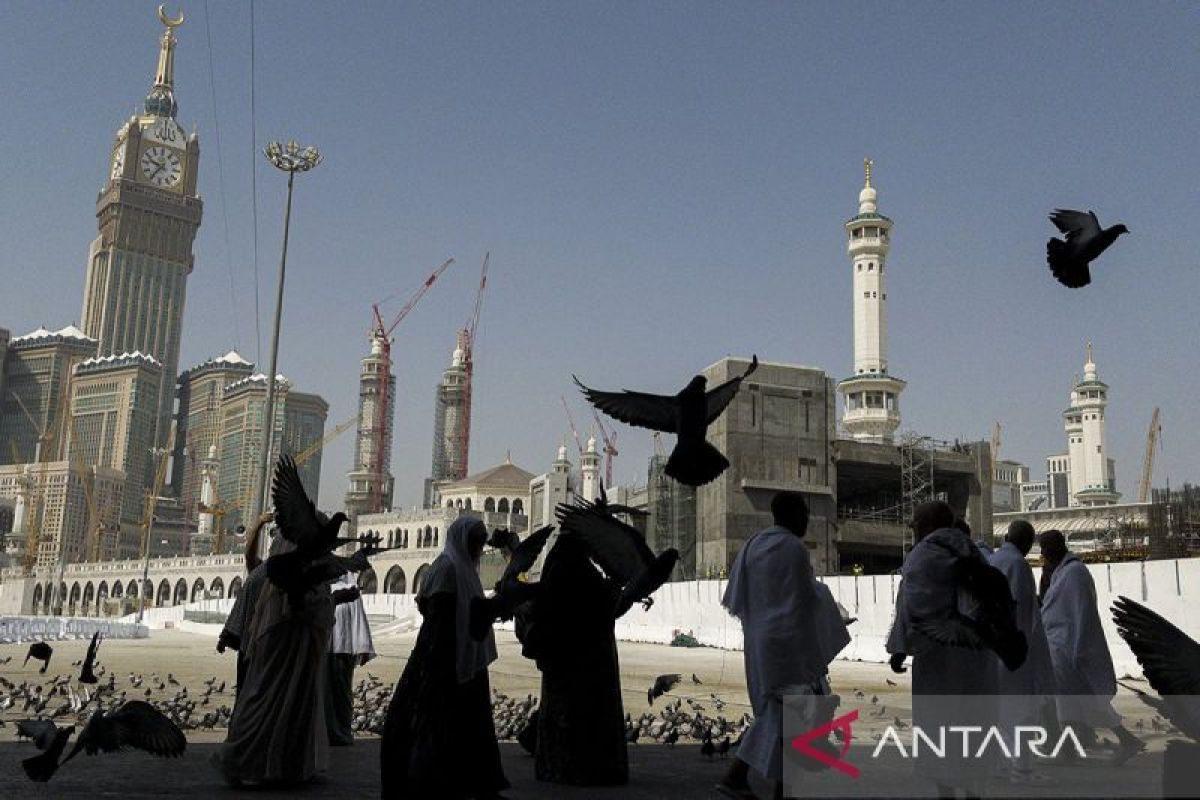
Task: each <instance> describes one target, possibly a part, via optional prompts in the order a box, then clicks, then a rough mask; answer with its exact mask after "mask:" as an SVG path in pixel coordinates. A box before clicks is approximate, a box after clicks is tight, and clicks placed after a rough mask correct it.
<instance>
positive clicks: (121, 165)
mask: <svg viewBox="0 0 1200 800" xmlns="http://www.w3.org/2000/svg"><path fill="white" fill-rule="evenodd" d="M124 171H125V145H124V144H122V145H121V146H120V147H118V148H117V151H116V152H115V153H113V163H112V177H113V178H119V177H121V173H123V172H124Z"/></svg>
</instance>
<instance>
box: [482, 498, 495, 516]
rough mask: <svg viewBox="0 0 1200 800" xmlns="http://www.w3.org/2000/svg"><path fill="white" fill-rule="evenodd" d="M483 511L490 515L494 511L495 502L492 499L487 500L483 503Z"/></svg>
mask: <svg viewBox="0 0 1200 800" xmlns="http://www.w3.org/2000/svg"><path fill="white" fill-rule="evenodd" d="M483 510H484V511H487V512H488V513H491V512H493V511H495V510H496V501H495V500H493V499H492V498H490V497H489V498H487V499H486V500H484V501H483Z"/></svg>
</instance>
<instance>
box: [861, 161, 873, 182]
mask: <svg viewBox="0 0 1200 800" xmlns="http://www.w3.org/2000/svg"><path fill="white" fill-rule="evenodd" d="M873 166H875V162H874V161H872V160H871V159H870V158H864V159H863V175H865V176H866V179H867V186H870V185H871V167H873Z"/></svg>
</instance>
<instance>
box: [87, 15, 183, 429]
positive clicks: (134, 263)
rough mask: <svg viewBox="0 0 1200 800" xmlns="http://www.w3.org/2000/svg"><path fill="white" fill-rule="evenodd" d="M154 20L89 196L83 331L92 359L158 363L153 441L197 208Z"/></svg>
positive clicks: (170, 391)
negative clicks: (136, 94) (134, 90)
mask: <svg viewBox="0 0 1200 800" xmlns="http://www.w3.org/2000/svg"><path fill="white" fill-rule="evenodd" d="M158 18H159V20H160V21H161V22H162V24H163V26H164V27H165V30H163V34H162V38H161V40H160V41H159V50H158V69H157V70H156V71H155V75H154V85H153V86H152V87H151V89H150V93H149V94H148V95H147V96H146V101H145V103H144V105H143V111H144V113H142V114H138V115H134V116H132V117H130V118H129V120H128V121H127V122H126V123H125V124H124V125H122V126H121V128H120V130H118V131H117V136H116V141H115V143H114V145H113V149H112V156H111V158H110V160H109V164H108V169H107V174H106V179H105V182H104V185H103V187H102V188H101V189H100V194H99V196H98V197H97V199H96V219H97V222H98V225H99V235H98V236H97V237H96V238H95V240H94V241H93V242H92V246H91V248H90V250H89V252H88V266H87V283H86V286H85V288H84V296H83V315H82V319H83V329H84V331H85V332H86V333H87V334H88V335H89V336H92V337H94V338H96V339H97V340H99V343H100V344H99V355H100V356H101V357H103V356H107V355H120V354H122V353H133V352H141V353H143V354H145V355H149V356H153V357H154V358H156V359H157V360H158V361H159V362H161V363H162V365H163V369H162V377H161V380H160V385H159V386H158V387H156V388H157V395H158V397H157V401H156V404H157V411H158V413H157V417H156V423H155V434H154V442H155V445H156V446H158V447H164V446H166V444H167V442H168V439H169V437H170V431H171V411H172V406H173V405H174V399H175V376H176V375H177V374H178V372H179V344H180V334H181V332H182V329H183V307H184V299H185V297H186V295H187V277H188V275H189V274H190V273H191V271H192V262H193V256H192V242H193V240H194V239H195V238H196V231H197V229H199V227H200V217H201V212H202V208H203V204H202V203H201V201H200V197H199V196H198V195H197V194H196V172H197V168H198V167H199V163H200V142H199V140H198V139H197V138H196V134H195V133H192V134H191V135H188V134H186V133H185V132H184V130H183V128H182V127H180V125H179V123H178V122H177V121H176V119H175V115H176V112H177V110H178V105H177V103H176V102H175V45H176V38H175V29H176V28H178V27H179V26H180V25H182V24H183V15H182V14H180V15H179V16H178V17H176V18H174V19H172V18H171V17H168V16H167V15H166V14H165V13H164V12H163V6H159V8H158Z"/></svg>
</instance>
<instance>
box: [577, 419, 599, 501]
mask: <svg viewBox="0 0 1200 800" xmlns="http://www.w3.org/2000/svg"><path fill="white" fill-rule="evenodd" d="M579 465H580V473H581V475H582V476H583V485H582V487H581V495H582V497H583V499H584V500H587V501H588V502H589V503H590V502H593V501H595V500H599V499H600V454H599V453H598V452H596V437H595V436H592V435H590V436H588V440H587V448H586V449H585V450H584V451H583V455H582V456H581V457H580V459H579Z"/></svg>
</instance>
